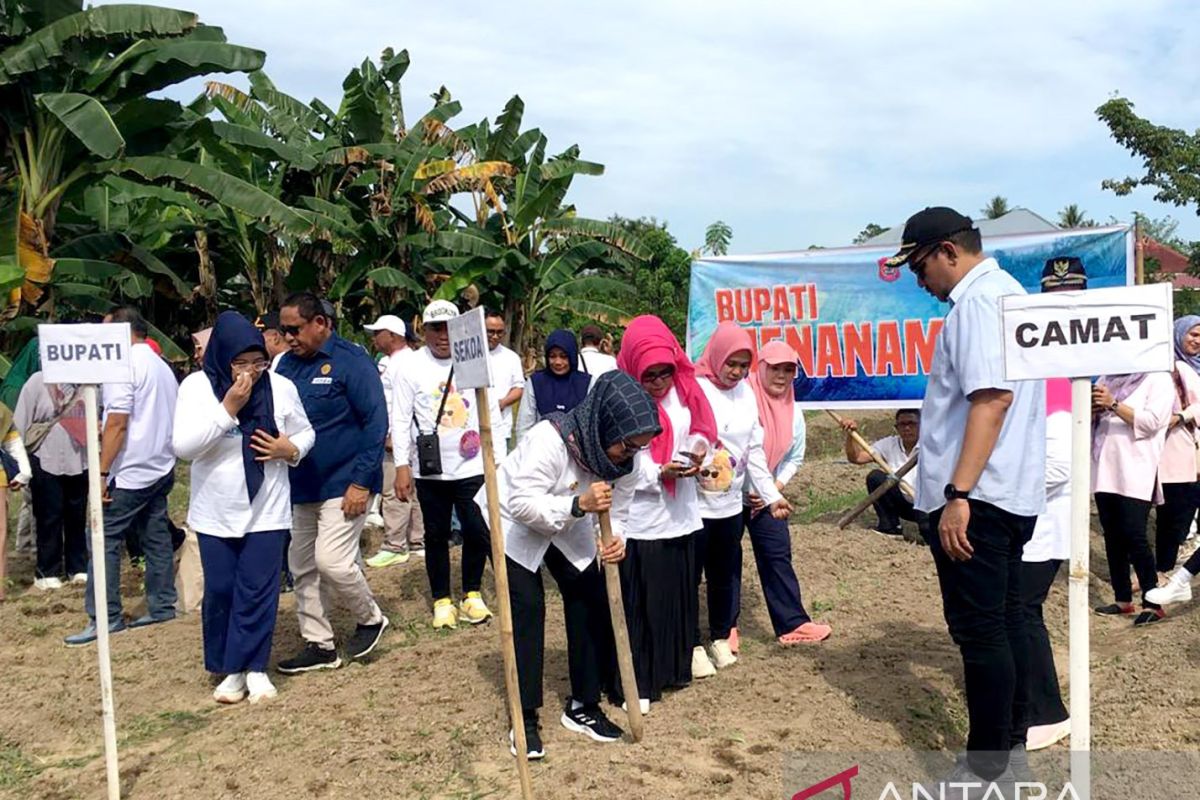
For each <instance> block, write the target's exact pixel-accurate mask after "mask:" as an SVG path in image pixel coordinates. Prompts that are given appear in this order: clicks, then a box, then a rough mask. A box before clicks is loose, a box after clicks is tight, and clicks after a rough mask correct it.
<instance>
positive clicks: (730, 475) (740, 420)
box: [692, 322, 791, 677]
mask: <svg viewBox="0 0 1200 800" xmlns="http://www.w3.org/2000/svg"><path fill="white" fill-rule="evenodd" d="M753 369H754V341H753V340H752V339H751V338H750V334H749V333H747V332H746V330H745V329H744V328H742V327H740V326H739V325H738V324H737V323H734V322H723V323H721V324H720V325H718V326H717V329H716V331H715V332H714V333H713V335H712V338H711V339H709V340H708V346H707V347H705V349H704V354H703V355H701V356H700V359H699V360H698V361H697V362H696V374H697V375H698V376H700V377H699V382H700V388H701V389H703V390H704V395H705V397H707V398H708V402H709V405H710V406H712V410H713V415H714V416H715V417H716V421H717V441H716V443H715V444H714V447H713V449H712V453H711V455H710V456H709V457H708V459H706V460H705V462H704V464H703V465H702V466H701V467H700V475H699V479H698V480H699V488H700V516H701V517H702V518H703V520H704V528H703V529H702V530H701V531H700V532H699V533H698V534H696V537H695V542H696V580H697V584H699V580H700V573H702V572H703V573H704V575H705V576H706V583H707V586H708V625H709V633H710V634H711V637H712V647H711V649H710V652H711V654H712V658H711V661H710V660H709V654H708V653H706V652H705V650H704V647H703V640H702V636H701V632H700V629H699V628H697V629H696V636H695V642H694V644H695V647H694V649H693V650H692V676H693V677H704V676H706V675H712V674H714V672H715V669H714V666H715V667H716V668H717V669H723V668H725V667H728V666H731V665H732V664H734V663H735V662H736V661H737V656H736V655H734V653H733V645H732V644H731V642H730V638H731V636H732V633H733V629H734V625H736V624H737V617H738V610H739V607H740V606H741V600H742V533H743V531H744V530H745V527H746V522H745V516H744V514H743V494H744V492H745V491H747V490H750V491H755V492H756V493H757V494H758V495H759V496H760V497H762V498H763V501H764V502H765V503H766V504H767V505H769V506H770V507H771V512H770V513H771V515H772V516H774V517H776V518H778V519H786V518H787V516H788V514H789V513H790V511H791V507H790V506H789V505H788V502H787V500H784V499H783V495H781V494H780V493H779V490H778V489H777V488H776V486H775V479H774V476H773V475H772V474H771V470H770V468H769V467H768V466H767V455H766V452H765V451H764V450H763V427H762V424H761V423H760V422H759V421H758V401H757V399H756V398H755V396H754V390H753V389H751V388H750V385H749V383H747V381H745V380H744V379H745V378H746V376H748V375H749V374H750V373H751V371H752V370H753ZM697 589H699V586H698V585H697Z"/></svg>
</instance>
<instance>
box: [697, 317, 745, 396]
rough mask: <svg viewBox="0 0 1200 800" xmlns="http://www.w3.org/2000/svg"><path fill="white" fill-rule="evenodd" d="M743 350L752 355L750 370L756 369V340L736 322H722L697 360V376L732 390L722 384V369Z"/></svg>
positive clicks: (719, 387) (720, 387)
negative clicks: (754, 359)
mask: <svg viewBox="0 0 1200 800" xmlns="http://www.w3.org/2000/svg"><path fill="white" fill-rule="evenodd" d="M742 350H746V351H749V353H750V358H751V362H750V369H751V371H753V369H754V361H753V358H754V340H753V339H751V338H750V334H749V333H748V332H747V331H746V329H745V328H743V327H741V326H740V325H738V324H737V323H736V322H728V321H727V322H722V323H721V324H720V325H718V326H717V330H716V331H715V332H714V333H713V335H712V338H711V339H709V340H708V344H707V345H706V346H705V348H704V352H703V353H702V354H701V355H700V358H699V359H697V360H696V374H697V375H701V376H703V377H705V378H708V379H709V380H710V381H712V382H713V385H714V386H716V387H717V388H718V389H732V388H733V387H732V386H726V385H724V384H723V383H721V368H722V367H724V366H725V362H726V361H728V360H729V357H730V356H731V355H733V354H734V353H738V352H741V351H742Z"/></svg>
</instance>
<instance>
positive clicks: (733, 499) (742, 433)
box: [699, 377, 803, 519]
mask: <svg viewBox="0 0 1200 800" xmlns="http://www.w3.org/2000/svg"><path fill="white" fill-rule="evenodd" d="M699 383H700V388H701V389H703V390H704V394H705V396H707V397H708V403H709V405H711V406H712V410H713V416H715V417H716V419H717V433H718V435H719V439H718V441H717V443H716V445H715V446H714V448H713V450H714V452H713V456H712V459H711V463H709V464H706V466H705V468H704V472H705V473H709V474H708V475H705V474H703V473H702V474H701V476H700V478H699V481H700V486H699V488H700V515H701V516H702V517H704V518H705V519H727V518H729V517H732V516H736V515H737V514H740V513H742V490H743V488H745V489H747V490H753V491H755V492H756V493H757V494H758V495H759V496H760V497H762V498H763V500H764V501H766V503H767V505H771V504H772V503H775V502H777V501H778V500H780V499H781V498H782V495H780V494H779V490H778V489H776V488H775V478H774V476H772V475H771V470H770V468H769V467H767V454H766V452H764V451H763V428H762V425H761V424H760V423H759V421H758V401H757V400H756V399H755V397H754V390H753V389H751V388H750V385H749V384H747V383H746V382H745V381H739V382H738V384H737V385H736V386H734V387H733V388H732V389H722V388H721V387H719V386H717V385H716V384H715V383H713V382H712V381H710V380H709V379H708V378H703V377H702V378H700V379H699ZM802 416H803V415H802ZM714 473H715V478H710V477H709V476H710V475H713V474H714ZM747 478H749V482H748V483H747ZM726 481H728V486H726V485H725V484H726Z"/></svg>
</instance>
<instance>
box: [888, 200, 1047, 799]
mask: <svg viewBox="0 0 1200 800" xmlns="http://www.w3.org/2000/svg"><path fill="white" fill-rule="evenodd" d="M887 263H888V265H889V266H899V265H902V264H907V265H908V268H909V269H910V270H912V272H913V274H914V275H915V276H916V278H917V283H918V284H919V285H920V286H921V287H922V288H924V289H925V290H926V291H928V292H929V293H930V294H932V295H933V296H935V297H937V298H938V299H939V300H941V301H942V302H949V303H950V310H949V311H948V312H947V313H946V319H945V323H944V325H943V327H942V331H941V333H940V334H939V336H938V340H937V346H936V348H935V350H934V355H933V362H932V364H931V366H930V371H929V382H928V386H927V388H926V392H925V402H924V405H923V407H922V413H921V419H922V425H921V435H920V448H921V472H920V475H919V477H918V479H917V482H916V490H917V491H916V499H915V508H916V509H917V510H918V511H923V512H925V513H927V514H929V517H930V518H929V525H930V528H931V530H932V531H934V532H935V533H934V535H933V536H931V537H930V538H931V542H930V548H931V549H932V551H933V557H934V561H935V563H936V564H937V571H938V583H939V584H940V587H941V592H942V603H943V606H944V611H945V617H946V624H947V626H948V627H949V629H950V635H951V636H952V637H953V639H954V641H955V643H956V644H957V645H958V647H959V650H960V651H961V653H962V658H963V672H964V674H965V678H966V681H965V683H966V695H967V711H968V715H969V717H970V732H969V734H968V737H967V753H966V755H965V757H961V758H959V760H958V763H957V764H956V765H955V768H954V771H953V772H952V773H951V774H950V775H949V776H947V777H946V778H945V779H944V780H943V781H942V783H943V788H945V785H948V784H952V783H957V784H963V783H965V784H975V785H974V787H972V788H971V789H969V790H968V791H967V792H966V793H965V794H963V797H964V798H977V797H978V798H982V797H984V796H985V795H987V794H988V792H992V794H991V795H989V796H992V797H994V796H996V794H995V791H994V790H992V789H991V788H990V783H991V782H994V783H996V784H997V785H998V786H999V787H1000V789H1001V792H1002V796H1004V797H1008V796H1011V792H1012V791H1013V788H1012V786H1013V784H1014V783H1015V782H1016V781H1031V780H1032V776H1031V775H1030V774H1029V763H1028V758H1027V756H1026V754H1025V736H1026V729H1027V726H1028V723H1027V719H1026V718H1027V713H1028V712H1027V706H1028V686H1027V677H1026V674H1027V672H1028V662H1029V645H1028V639H1027V633H1026V626H1025V621H1024V616H1023V613H1022V606H1021V591H1020V588H1021V587H1020V575H1021V552H1022V549H1023V548H1024V546H1025V543H1026V542H1027V541H1029V537H1030V536H1031V535H1032V533H1033V527H1034V523H1035V522H1036V521H1037V515H1038V514H1040V513H1042V511H1043V510H1044V508H1045V497H1046V490H1045V473H1046V464H1045V460H1046V455H1045V446H1046V419H1045V418H1046V397H1045V387H1044V385H1043V383H1042V382H1041V381H1029V382H1009V381H1007V380H1005V377H1004V353H1003V349H1002V342H1001V338H1000V336H999V335H998V334H999V332H1000V298H1001V297H1003V296H1005V295H1013V294H1025V290H1024V289H1022V288H1021V285H1020V284H1019V283H1018V282H1017V281H1016V280H1015V279H1014V278H1013V277H1012V276H1011V275H1009V274H1008V273H1007V272H1004V271H1003V270H1002V269H1000V265H999V264H997V263H996V260H995V259H994V258H989V257H986V256H985V255H984V253H983V248H982V242H981V239H980V234H979V230H978V229H977V228H975V226H974V224H973V223H972V222H971V220H970V219H969V218H968V217H965V216H963V215H962V214H959V213H958V212H957V211H954V210H953V209H950V208H945V207H938V208H926V209H925V210H924V211H921V212H918V213H917V214H914V215H913V216H912V217H911V218H909V220H908V222H907V223H906V224H905V226H904V235H903V239H902V245H901V247H900V251H899V252H898V253H896V255H894V256H893V257H892V258H890V259H889V260H888V262H887ZM933 788H934V790H935V792H934V796H937V793H936V789H937V788H938V787H936V786H935V787H933ZM958 791H959V790H957V789H955V792H956V794H955V796H956V797H958V796H959V794H958V793H957V792H958Z"/></svg>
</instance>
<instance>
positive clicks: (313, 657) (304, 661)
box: [275, 642, 342, 675]
mask: <svg viewBox="0 0 1200 800" xmlns="http://www.w3.org/2000/svg"><path fill="white" fill-rule="evenodd" d="M341 665H342V660H341V659H340V658H338V654H337V650H326V649H325V648H323V647H321V646H320V645H318V644H316V643H315V642H307V643H305V645H304V649H303V650H301V651H300V652H299V653H297V654H296V655H295V656H293V657H292V658H289V659H287V660H286V661H280V662H279V663H278V664H276V665H275V669H277V670H279V671H280V672H282V673H283V674H284V675H298V674H300V673H301V672H312V671H313V670H315V669H337V668H338V667H340V666H341Z"/></svg>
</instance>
